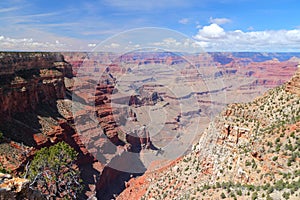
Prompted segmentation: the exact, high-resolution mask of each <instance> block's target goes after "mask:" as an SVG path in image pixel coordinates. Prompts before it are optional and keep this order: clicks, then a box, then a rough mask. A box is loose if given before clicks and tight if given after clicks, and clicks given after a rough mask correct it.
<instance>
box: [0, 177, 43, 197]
mask: <svg viewBox="0 0 300 200" xmlns="http://www.w3.org/2000/svg"><path fill="white" fill-rule="evenodd" d="M29 184H30V183H29V180H27V179H23V178H16V177H12V176H11V175H10V174H3V173H0V199H5V200H18V199H28V200H43V199H45V200H46V198H45V197H44V196H43V195H42V194H41V193H40V192H39V191H35V190H32V189H30V187H29Z"/></svg>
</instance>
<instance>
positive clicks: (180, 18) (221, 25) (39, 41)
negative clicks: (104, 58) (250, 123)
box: [0, 0, 300, 52]
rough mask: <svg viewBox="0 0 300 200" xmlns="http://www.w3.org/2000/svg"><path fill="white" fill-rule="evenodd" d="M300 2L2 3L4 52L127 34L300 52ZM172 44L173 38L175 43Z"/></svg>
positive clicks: (220, 47)
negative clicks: (148, 32) (162, 31)
mask: <svg viewBox="0 0 300 200" xmlns="http://www.w3.org/2000/svg"><path fill="white" fill-rule="evenodd" d="M299 19H300V4H299V2H298V1H297V0H272V1H271V0H260V1H258V0H198V1H197V0H190V1H189V0H187V1H180V0H147V1H142V0H127V1H125V0H91V1H88V0H86V1H80V0H72V1H71V0H59V1H58V0H52V1H42V0H2V1H1V2H0V48H1V49H2V50H56V51H58V50H91V49H92V48H93V47H94V46H95V44H98V43H99V42H101V41H103V40H105V39H106V38H109V37H111V36H113V35H114V34H118V33H120V32H122V31H126V30H130V29H133V28H142V27H160V28H168V29H172V30H175V31H179V32H181V33H182V34H185V35H186V36H187V37H190V38H191V39H194V40H195V41H196V42H197V43H199V44H200V45H201V46H202V47H203V48H204V49H205V50H207V51H297V52H299V51H300V20H299ZM169 39H170V38H169Z"/></svg>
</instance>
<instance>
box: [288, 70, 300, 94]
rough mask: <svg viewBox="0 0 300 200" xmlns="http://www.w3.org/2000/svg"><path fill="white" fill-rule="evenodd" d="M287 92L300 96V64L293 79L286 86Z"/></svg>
mask: <svg viewBox="0 0 300 200" xmlns="http://www.w3.org/2000/svg"><path fill="white" fill-rule="evenodd" d="M286 91H288V92H290V93H292V94H296V95H298V96H300V64H299V65H298V70H297V72H296V73H295V75H294V76H293V77H292V79H291V80H290V81H289V82H288V83H287V85H286Z"/></svg>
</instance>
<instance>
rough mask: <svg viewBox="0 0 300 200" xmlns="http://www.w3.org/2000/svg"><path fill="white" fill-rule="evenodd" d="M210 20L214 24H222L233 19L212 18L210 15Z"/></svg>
mask: <svg viewBox="0 0 300 200" xmlns="http://www.w3.org/2000/svg"><path fill="white" fill-rule="evenodd" d="M209 22H210V23H212V24H218V25H221V24H227V23H230V22H231V20H230V19H228V18H212V17H210V18H209Z"/></svg>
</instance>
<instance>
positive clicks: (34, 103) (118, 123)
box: [0, 52, 300, 199]
mask: <svg viewBox="0 0 300 200" xmlns="http://www.w3.org/2000/svg"><path fill="white" fill-rule="evenodd" d="M0 56H1V59H0V60H1V63H0V69H1V70H0V131H1V133H3V136H4V138H3V139H1V143H0V151H1V156H0V164H1V165H0V167H1V169H5V170H6V171H9V172H11V173H12V174H13V175H14V176H18V175H21V173H22V172H23V171H24V168H25V167H26V164H27V163H28V162H29V161H30V160H31V159H32V158H33V156H34V154H35V152H36V150H37V149H40V148H42V147H47V146H50V145H53V144H55V143H57V142H59V141H65V142H67V143H68V144H69V145H70V146H71V147H73V148H74V149H75V150H76V151H77V152H78V153H79V156H78V159H77V162H76V163H77V167H78V169H79V170H80V171H81V176H82V179H83V183H84V184H85V190H84V192H83V194H82V196H81V197H80V198H82V199H87V198H88V197H95V198H98V199H111V198H115V197H116V196H118V195H119V194H120V193H121V192H122V191H123V190H124V189H125V191H124V192H123V193H121V194H120V197H119V198H121V199H122V198H123V199H126V198H127V199H128V196H127V197H126V195H130V196H131V197H132V198H133V196H132V195H137V196H136V197H137V198H141V197H142V196H143V195H146V196H147V197H149V198H151V197H152V196H153V195H150V194H149V191H147V188H145V185H147V184H150V182H152V181H153V180H156V179H153V177H152V176H160V177H164V175H163V174H168V173H172V172H173V171H174V172H177V171H179V169H180V167H181V164H180V167H175V165H176V163H178V162H184V161H183V160H184V159H185V160H186V159H190V160H191V159H192V158H194V157H193V156H194V155H198V154H200V153H199V151H200V150H199V148H200V147H196V146H197V145H196V146H195V145H194V147H195V148H196V149H198V150H193V149H192V144H193V143H195V141H199V140H203V138H204V135H205V134H206V136H207V137H206V138H212V139H214V137H213V133H212V131H211V130H210V129H206V128H207V125H209V124H211V123H212V121H213V120H212V119H214V118H215V117H216V116H218V115H219V113H220V112H222V113H221V115H222V116H226V117H228V118H230V117H231V116H235V115H237V116H241V117H244V115H242V114H241V113H245V112H246V111H244V110H243V111H236V107H241V106H244V105H243V104H234V107H232V108H231V107H229V108H227V109H226V111H224V108H225V106H227V105H228V104H231V103H245V104H246V105H248V104H247V103H248V102H250V101H252V100H253V99H254V98H256V97H257V96H259V95H262V94H263V93H264V92H266V91H267V90H268V89H270V88H273V87H275V86H279V85H282V84H283V83H285V82H287V81H288V80H290V77H291V76H292V75H293V74H294V73H295V72H296V71H297V64H298V63H299V61H300V55H299V54H296V53H295V54H292V53H286V54H271V53H270V54H269V55H268V54H261V53H251V54H250V53H249V54H247V53H205V54H199V55H198V54H197V55H190V54H186V55H185V54H183V55H178V54H173V53H169V52H159V53H157V52H131V53H128V54H125V55H121V56H118V55H114V54H112V53H90V54H89V53H80V52H79V53H75V52H74V53H73V52H70V53H69V52H65V53H46V52H39V53H34V52H31V53H14V52H2V53H1V54H0ZM297 74H299V71H298V72H297V73H296V75H295V76H294V77H293V78H292V79H291V81H290V82H288V83H287V85H286V91H287V92H290V93H293V94H296V95H297V94H298V95H299V76H297ZM280 91H281V90H280ZM281 93H282V92H280V94H281ZM293 98H295V97H293ZM238 112H240V113H238ZM249 112H250V111H249ZM248 115H251V116H255V113H251V112H250V113H248ZM277 117H278V116H277ZM236 118H238V117H236ZM247 119H248V118H247ZM216 120H219V121H218V122H216V124H219V125H220V124H224V126H223V125H222V126H221V125H220V127H217V128H218V129H220V130H222V131H220V132H222V134H224V136H222V137H217V136H216V138H220V139H218V140H217V141H215V142H216V144H219V145H221V146H222V147H223V146H224V148H225V146H226V145H228V146H230V145H232V144H234V143H238V144H244V143H247V142H248V141H249V137H248V138H247V135H249V131H250V130H251V131H252V130H253V128H248V127H246V126H245V125H244V124H239V125H238V127H240V128H236V127H237V125H236V124H234V123H232V124H230V123H229V122H230V121H232V119H230V120H229V119H218V117H217V118H216ZM222 120H223V121H222ZM260 121H262V123H265V124H268V123H270V122H269V121H266V122H265V121H264V120H263V117H262V118H261V119H260ZM211 126H212V125H211ZM253 126H254V124H253ZM295 126H296V127H298V125H297V124H296V125H295ZM145 127H146V128H145ZM293 127H294V126H292V125H291V126H288V128H287V129H288V130H289V129H292V128H293ZM248 129H249V130H248ZM297 130H298V129H297ZM251 131H250V132H251ZM203 132H205V134H203ZM297 133H298V132H297ZM285 137H286V136H285ZM222 138H223V139H222ZM237 141H238V142H237ZM243 141H244V142H243ZM207 143H209V142H208V141H206V140H205V141H203V142H202V143H201V145H200V146H201V148H200V149H202V148H203V147H204V146H205V145H207ZM170 144H171V145H170ZM168 145H169V146H170V147H168ZM174 146H176V151H175V150H174ZM226 148H227V146H226ZM208 149H212V147H208ZM216 151H218V154H219V155H221V154H222V151H223V150H222V148H221V149H220V148H219V149H217V150H216ZM188 152H191V154H188ZM206 153H207V154H208V151H207V152H206ZM252 153H253V155H252V157H255V159H259V156H260V154H259V153H258V152H254V151H253V152H252ZM186 154H187V155H186ZM227 154H228V153H227ZM227 154H226V155H227ZM191 155H192V156H191ZM189 156H190V157H191V158H189ZM197 159H198V158H197ZM233 159H235V158H233ZM204 160H205V161H203V160H201V173H203V174H213V173H217V172H216V166H211V165H212V160H213V158H211V157H210V156H206V157H205V159H204ZM197 162H200V161H197ZM214 162H217V161H215V160H214ZM218 162H220V163H223V161H218ZM176 166H177V165H176ZM185 167H186V166H185ZM222 167H225V166H222ZM175 168H177V169H175ZM190 168H191V169H192V168H193V167H192V166H190ZM199 168H200V167H199ZM155 170H158V172H157V173H158V174H155V175H153V174H151V173H150V174H151V176H150V175H148V172H147V171H154V172H155ZM213 170H215V171H213ZM187 171H188V170H187ZM144 173H146V174H145V175H143V174H144ZM241 173H242V172H241ZM137 176H138V177H139V178H135V177H137ZM149 176H150V178H149ZM203 176H204V175H203ZM150 179H151V181H149V180H150ZM197 180H198V179H197ZM224 181H225V179H224ZM153 184H154V182H153ZM153 184H152V185H151V188H150V190H152V188H154V190H157V188H156V187H154V186H153ZM179 185H180V184H179ZM126 187H127V188H126ZM137 188H138V189H137ZM140 190H144V191H142V192H140ZM130 191H131V192H130ZM132 191H136V193H135V192H134V193H135V194H133V192H132ZM146 191H147V193H146ZM127 193H128V194H127ZM162 195H163V194H162Z"/></svg>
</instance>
